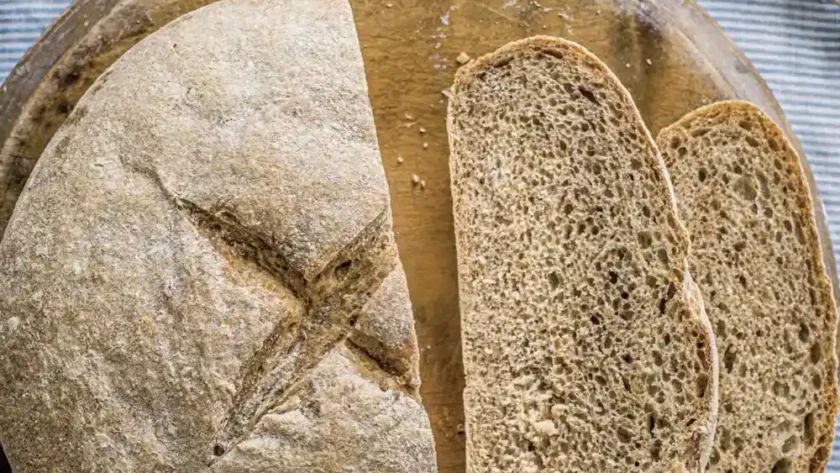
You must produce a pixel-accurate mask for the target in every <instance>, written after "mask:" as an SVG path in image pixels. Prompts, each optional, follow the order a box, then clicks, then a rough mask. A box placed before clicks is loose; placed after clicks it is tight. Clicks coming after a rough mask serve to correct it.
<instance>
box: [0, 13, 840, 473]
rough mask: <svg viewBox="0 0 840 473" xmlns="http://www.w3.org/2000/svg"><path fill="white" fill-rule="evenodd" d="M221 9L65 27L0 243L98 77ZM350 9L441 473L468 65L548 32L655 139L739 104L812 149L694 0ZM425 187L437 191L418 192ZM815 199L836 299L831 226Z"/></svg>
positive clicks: (14, 105) (9, 101)
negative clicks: (608, 77)
mask: <svg viewBox="0 0 840 473" xmlns="http://www.w3.org/2000/svg"><path fill="white" fill-rule="evenodd" d="M212 1H214V0H77V1H76V3H75V4H74V6H73V7H72V8H71V9H70V10H69V11H68V13H66V14H65V15H64V16H63V17H62V18H61V19H60V20H59V21H57V22H56V23H55V24H54V25H53V26H52V27H51V28H50V30H49V31H48V32H47V33H46V34H45V36H44V37H43V38H42V39H41V40H40V41H39V42H38V44H37V45H36V46H35V47H34V48H33V49H32V50H31V51H30V52H29V53H28V54H27V57H26V58H25V59H24V61H23V62H22V64H21V65H19V66H18V67H17V68H16V70H15V72H13V74H12V76H10V78H9V79H8V80H7V81H6V83H5V84H4V85H3V89H2V91H1V92H0V142H2V143H3V147H2V151H0V199H1V200H0V231H2V229H3V228H4V227H5V223H6V221H7V220H8V217H9V215H10V212H11V208H12V204H13V202H14V200H15V198H16V196H17V195H18V194H19V193H20V191H21V189H22V187H23V184H24V183H25V180H26V177H27V176H28V175H29V173H30V172H31V169H32V166H34V163H35V162H36V161H37V158H38V156H40V154H41V151H42V150H43V148H44V146H45V145H46V143H47V142H48V141H49V139H50V137H51V136H52V134H53V133H54V132H55V130H56V129H57V127H58V126H60V124H61V123H62V122H63V120H64V119H65V118H66V116H67V114H68V113H69V112H70V111H71V110H72V108H73V106H74V105H75V103H76V101H77V100H78V99H79V97H81V95H82V94H83V93H84V91H85V90H86V89H87V87H89V86H90V84H91V83H92V82H93V81H94V80H95V79H96V77H98V75H99V74H100V73H101V72H102V71H103V70H104V69H105V68H107V67H108V65H110V64H111V63H112V62H113V61H114V60H115V59H116V58H118V57H119V56H120V55H121V54H122V53H123V52H124V51H125V50H126V49H128V48H129V47H130V46H131V45H133V44H134V43H136V42H137V41H139V40H140V39H142V38H143V37H145V36H146V35H148V34H149V33H151V32H153V31H154V30H156V29H157V28H159V27H160V26H161V25H163V24H165V23H167V22H168V21H170V20H171V19H173V18H175V17H177V16H178V15H180V14H183V13H184V12H187V11H190V10H192V9H195V8H197V7H199V6H201V5H204V4H207V3H212ZM351 3H352V5H353V9H354V12H355V16H356V24H357V28H358V31H359V38H360V41H361V45H362V52H363V56H364V59H365V66H366V70H367V76H368V84H369V93H370V98H371V102H372V104H373V109H374V115H375V118H376V124H377V128H378V134H379V142H380V146H381V149H382V160H383V163H384V166H385V170H386V172H387V175H388V180H389V183H390V186H391V197H392V205H393V213H394V225H395V229H396V232H397V242H398V244H399V247H400V252H401V257H402V260H403V263H404V266H405V269H406V273H407V274H408V282H409V289H410V291H411V298H412V302H413V304H414V311H415V318H416V320H417V332H418V338H419V340H420V346H421V352H422V361H421V376H422V379H423V388H422V396H423V401H424V404H425V405H426V407H427V409H428V410H429V413H430V416H431V420H432V426H433V429H434V433H435V438H436V442H437V451H438V460H439V465H440V471H441V472H442V473H460V472H463V471H464V468H465V464H464V440H465V439H464V433H463V409H462V404H461V401H462V400H461V391H462V389H463V384H464V381H463V370H462V365H461V348H460V319H459V311H458V281H457V272H456V264H455V244H454V236H453V226H452V215H451V199H450V194H449V173H448V171H449V167H448V148H447V139H446V128H445V123H446V122H445V117H446V96H445V94H446V89H447V88H448V87H449V85H450V84H451V82H452V79H453V76H454V73H455V71H456V70H457V68H458V66H459V56H461V58H460V59H461V61H464V60H467V59H468V57H476V56H478V55H481V54H484V53H487V52H490V51H492V50H494V49H496V48H498V47H500V46H502V45H503V44H505V43H507V42H509V41H512V40H516V39H520V38H524V37H527V36H531V35H535V34H548V35H556V36H562V37H564V38H567V39H571V40H573V41H576V42H578V43H580V44H582V45H583V46H585V47H587V48H588V49H590V50H591V51H592V52H594V53H595V54H596V55H598V56H599V57H600V58H601V59H603V60H604V61H605V62H606V63H607V64H608V65H609V66H610V67H611V68H612V70H613V71H614V72H615V73H616V74H617V75H618V77H619V78H620V79H621V81H622V82H623V83H624V85H625V86H626V87H627V88H628V89H629V90H630V92H631V93H632V95H633V97H634V99H635V100H636V104H637V105H638V107H639V110H640V111H641V114H642V116H643V118H644V119H645V121H646V123H647V125H648V127H649V128H650V130H651V132H652V134H653V135H654V136H655V135H656V133H657V132H658V131H659V130H660V129H661V128H663V127H664V126H667V125H668V124H670V123H672V122H674V121H675V120H677V119H678V118H679V117H681V116H682V115H683V114H685V113H687V112H689V111H691V110H693V109H695V108H697V107H699V106H702V105H704V104H708V103H711V102H715V101H718V100H724V99H732V98H740V99H745V100H749V101H751V102H753V103H755V104H756V105H758V106H759V107H761V108H762V109H764V111H765V112H767V113H768V114H769V115H770V116H771V117H772V118H773V119H774V120H776V122H777V123H779V124H780V125H781V126H782V127H783V128H784V129H785V130H786V131H787V133H788V136H789V137H790V138H791V140H792V141H793V142H794V143H797V141H796V139H795V137H794V135H793V133H792V132H791V131H790V127H789V126H788V124H787V121H786V120H785V119H784V116H783V114H782V112H781V110H780V108H779V106H778V104H777V103H776V101H775V99H774V98H773V96H772V95H771V94H770V92H769V90H768V89H767V87H766V86H765V84H764V82H763V81H762V80H761V79H760V78H759V77H758V75H757V74H756V72H755V70H754V69H753V67H752V66H751V65H750V64H749V62H748V61H747V60H746V58H745V57H744V56H743V54H742V53H741V52H740V51H738V50H737V48H736V47H735V46H734V45H733V44H732V43H731V42H730V41H729V40H728V39H727V38H726V37H725V36H724V34H723V33H722V32H721V31H720V29H719V28H718V26H717V25H716V24H715V23H714V22H713V21H712V20H711V19H710V18H709V17H708V16H707V15H706V14H705V13H704V12H703V11H701V9H700V8H699V7H697V6H696V5H694V4H693V3H692V2H691V1H690V0H542V1H536V0H447V1H444V0H352V1H351ZM462 53H463V54H462ZM796 146H797V147H798V143H797V144H796ZM801 154H802V153H801V150H800V155H801ZM803 165H804V167H805V169H806V171H807V170H808V166H807V162H805V161H803ZM415 175H416V176H417V178H418V179H419V181H420V183H422V185H421V184H420V183H418V184H415V183H414V182H412V178H413V176H415ZM808 175H809V180H810V183H811V188H812V190H813V189H815V187H814V182H813V179H812V178H810V171H809V172H808ZM812 195H814V196H815V202H816V203H817V207H818V208H817V219H818V223H819V226H820V232H821V236H822V238H823V250H824V255H825V260H826V266H827V267H828V268H830V269H831V277H832V280H833V281H834V282H835V288H836V287H837V284H836V281H837V278H836V273H835V265H834V259H833V256H832V253H831V246H830V244H829V241H828V231H827V226H826V224H825V221H824V217H823V212H822V207H821V205H820V204H819V201H818V200H817V199H816V193H815V192H812Z"/></svg>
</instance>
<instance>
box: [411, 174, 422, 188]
mask: <svg viewBox="0 0 840 473" xmlns="http://www.w3.org/2000/svg"><path fill="white" fill-rule="evenodd" d="M411 183H412V184H414V185H415V186H416V185H417V184H420V176H418V175H417V174H412V175H411Z"/></svg>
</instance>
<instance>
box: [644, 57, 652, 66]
mask: <svg viewBox="0 0 840 473" xmlns="http://www.w3.org/2000/svg"><path fill="white" fill-rule="evenodd" d="M645 62H646V63H647V65H648V66H650V65H653V61H651V60H650V58H647V59H645Z"/></svg>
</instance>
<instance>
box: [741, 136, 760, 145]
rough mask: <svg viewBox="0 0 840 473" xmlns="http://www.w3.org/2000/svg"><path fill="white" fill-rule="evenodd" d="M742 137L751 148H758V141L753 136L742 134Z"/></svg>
mask: <svg viewBox="0 0 840 473" xmlns="http://www.w3.org/2000/svg"><path fill="white" fill-rule="evenodd" d="M744 139H745V140H746V141H747V144H748V145H750V146H752V147H753V148H758V146H759V143H758V140H757V139H755V138H753V137H752V136H750V135H746V136H744Z"/></svg>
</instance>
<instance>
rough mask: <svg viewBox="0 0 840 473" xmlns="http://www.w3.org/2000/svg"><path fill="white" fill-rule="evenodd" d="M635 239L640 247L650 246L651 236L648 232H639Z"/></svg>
mask: <svg viewBox="0 0 840 473" xmlns="http://www.w3.org/2000/svg"><path fill="white" fill-rule="evenodd" d="M636 239H637V240H638V241H639V245H641V247H642V248H650V245H651V244H652V243H653V237H652V236H651V235H650V232H639V233H638V234H637V235H636Z"/></svg>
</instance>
